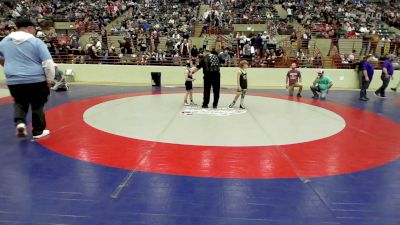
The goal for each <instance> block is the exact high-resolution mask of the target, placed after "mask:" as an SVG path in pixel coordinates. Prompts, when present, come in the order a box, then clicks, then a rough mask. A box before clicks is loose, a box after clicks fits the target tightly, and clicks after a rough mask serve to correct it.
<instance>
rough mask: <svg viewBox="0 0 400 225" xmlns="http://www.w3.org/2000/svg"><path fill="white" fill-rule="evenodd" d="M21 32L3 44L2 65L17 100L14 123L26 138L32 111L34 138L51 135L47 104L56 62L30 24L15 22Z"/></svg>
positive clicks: (20, 135)
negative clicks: (45, 112) (46, 110)
mask: <svg viewBox="0 0 400 225" xmlns="http://www.w3.org/2000/svg"><path fill="white" fill-rule="evenodd" d="M16 26H17V27H18V31H16V32H13V33H11V34H10V35H8V36H7V37H5V38H4V39H3V40H2V41H1V42H0V64H1V65H2V66H3V67H4V73H5V75H6V79H7V85H8V89H9V90H10V94H11V96H12V97H13V99H14V123H15V126H16V130H17V135H18V136H19V137H26V136H27V127H26V114H27V113H28V110H29V106H30V107H31V111H32V127H33V129H32V137H33V138H35V139H37V138H41V137H44V136H46V135H48V134H50V131H49V130H45V128H46V118H45V114H44V111H43V108H44V104H45V103H46V102H47V97H48V95H49V93H50V87H51V82H52V80H54V62H53V59H52V57H51V55H50V52H49V50H48V49H47V46H46V44H45V43H44V42H43V41H42V40H40V39H38V38H36V37H35V36H34V35H35V33H36V29H35V25H34V24H33V23H32V21H31V20H29V19H26V18H20V19H18V20H17V21H16Z"/></svg>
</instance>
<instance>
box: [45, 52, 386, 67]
mask: <svg viewBox="0 0 400 225" xmlns="http://www.w3.org/2000/svg"><path fill="white" fill-rule="evenodd" d="M53 59H54V61H55V62H56V63H60V64H98V65H99V66H101V65H137V66H141V65H147V66H185V65H186V61H187V60H191V61H192V62H193V64H196V63H198V60H199V59H198V58H192V57H164V59H163V60H157V59H154V58H143V57H141V56H135V57H132V55H125V56H108V57H104V56H102V57H99V58H90V57H89V56H88V55H83V56H79V55H72V54H69V55H67V54H60V55H53ZM241 60H247V61H248V62H249V65H250V66H251V67H255V68H289V67H290V65H291V64H292V63H297V64H298V65H299V66H300V67H302V68H327V69H356V68H358V65H359V61H358V60H357V61H355V62H351V63H348V62H342V60H341V58H340V56H335V57H332V58H325V57H321V58H320V59H315V58H314V59H311V58H308V59H306V60H305V61H304V60H303V61H302V60H300V59H296V58H292V57H289V56H283V57H280V58H276V59H273V60H272V59H270V60H267V59H262V58H260V57H254V56H253V57H250V58H245V57H237V56H236V57H235V56H233V57H231V60H230V61H229V62H226V63H225V64H223V65H222V66H223V67H237V66H238V65H239V62H240V61H241ZM381 64H382V62H378V63H376V65H375V67H376V68H377V69H380V68H381Z"/></svg>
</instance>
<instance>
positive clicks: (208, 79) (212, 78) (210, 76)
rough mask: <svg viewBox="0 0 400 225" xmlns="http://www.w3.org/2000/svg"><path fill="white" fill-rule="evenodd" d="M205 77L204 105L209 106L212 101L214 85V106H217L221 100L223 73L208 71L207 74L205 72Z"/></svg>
mask: <svg viewBox="0 0 400 225" xmlns="http://www.w3.org/2000/svg"><path fill="white" fill-rule="evenodd" d="M203 79H204V93H203V106H208V103H209V102H210V91H211V87H212V89H213V93H214V102H213V107H217V106H218V100H219V89H220V86H221V84H220V80H221V75H220V73H219V72H208V73H207V74H204V78H203Z"/></svg>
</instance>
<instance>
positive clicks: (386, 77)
mask: <svg viewBox="0 0 400 225" xmlns="http://www.w3.org/2000/svg"><path fill="white" fill-rule="evenodd" d="M393 60H394V55H388V58H387V59H386V60H385V62H384V63H383V65H382V75H381V79H382V82H383V83H382V86H381V87H380V88H379V89H378V90H376V91H375V92H374V94H375V96H376V97H379V98H386V95H385V89H386V88H387V86H388V85H389V82H390V79H392V80H393V72H394V70H393V65H392V62H393Z"/></svg>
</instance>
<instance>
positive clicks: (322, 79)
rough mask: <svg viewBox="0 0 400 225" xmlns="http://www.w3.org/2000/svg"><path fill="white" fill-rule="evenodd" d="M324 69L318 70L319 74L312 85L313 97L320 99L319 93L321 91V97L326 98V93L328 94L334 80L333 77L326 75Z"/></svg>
mask: <svg viewBox="0 0 400 225" xmlns="http://www.w3.org/2000/svg"><path fill="white" fill-rule="evenodd" d="M324 73H325V72H324V70H322V69H320V70H318V76H317V77H316V78H315V80H314V82H313V85H312V86H311V87H310V88H311V91H312V93H313V94H314V96H313V97H312V98H313V99H318V98H319V97H320V96H319V94H318V92H319V93H321V99H322V100H325V98H326V95H327V94H328V91H329V89H330V88H331V87H332V85H333V82H332V80H331V78H329V77H328V76H326V75H324Z"/></svg>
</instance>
